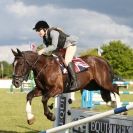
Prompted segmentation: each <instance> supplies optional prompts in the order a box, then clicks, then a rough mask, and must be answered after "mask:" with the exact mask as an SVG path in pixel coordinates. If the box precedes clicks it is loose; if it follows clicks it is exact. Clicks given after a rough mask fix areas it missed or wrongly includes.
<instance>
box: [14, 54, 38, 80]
mask: <svg viewBox="0 0 133 133" xmlns="http://www.w3.org/2000/svg"><path fill="white" fill-rule="evenodd" d="M18 58H23V59H24V64H28V73H27V74H23V75H16V74H13V75H12V77H13V79H15V80H19V81H20V82H23V81H24V80H25V81H27V80H28V77H29V74H30V70H32V69H33V68H35V65H36V63H37V62H38V60H39V56H38V57H37V59H36V60H35V62H34V63H32V64H31V63H30V62H29V61H28V60H27V59H26V57H25V54H24V53H23V56H22V57H18Z"/></svg>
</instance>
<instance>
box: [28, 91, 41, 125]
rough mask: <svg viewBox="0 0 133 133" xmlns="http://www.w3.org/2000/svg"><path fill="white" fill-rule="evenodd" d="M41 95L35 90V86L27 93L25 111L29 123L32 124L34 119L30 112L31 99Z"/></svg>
mask: <svg viewBox="0 0 133 133" xmlns="http://www.w3.org/2000/svg"><path fill="white" fill-rule="evenodd" d="M41 95H42V93H41V91H40V90H37V89H36V88H35V89H34V90H32V91H30V92H29V93H28V94H27V103H26V113H27V122H28V124H30V125H31V124H33V123H34V120H35V118H34V115H33V114H32V108H31V102H32V99H33V98H34V97H38V96H41Z"/></svg>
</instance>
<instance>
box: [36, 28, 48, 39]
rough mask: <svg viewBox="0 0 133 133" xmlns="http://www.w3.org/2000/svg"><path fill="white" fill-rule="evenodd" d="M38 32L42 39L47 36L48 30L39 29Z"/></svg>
mask: <svg viewBox="0 0 133 133" xmlns="http://www.w3.org/2000/svg"><path fill="white" fill-rule="evenodd" d="M36 32H37V33H38V35H39V36H40V37H43V36H45V35H46V30H45V29H39V30H37V31H36Z"/></svg>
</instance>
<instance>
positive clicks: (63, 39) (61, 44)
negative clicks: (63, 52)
mask: <svg viewBox="0 0 133 133" xmlns="http://www.w3.org/2000/svg"><path fill="white" fill-rule="evenodd" d="M43 42H44V44H45V48H44V49H45V50H44V51H45V52H44V53H48V52H51V51H54V50H59V49H62V48H66V47H67V44H68V43H69V45H75V44H74V43H75V42H76V40H75V39H74V38H73V37H71V36H69V35H67V34H65V33H64V32H63V31H62V30H60V29H59V28H55V27H52V28H49V29H48V30H47V32H46V36H44V37H43Z"/></svg>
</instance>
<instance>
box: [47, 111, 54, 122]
mask: <svg viewBox="0 0 133 133" xmlns="http://www.w3.org/2000/svg"><path fill="white" fill-rule="evenodd" d="M47 118H48V119H49V120H51V121H55V119H56V118H55V115H54V114H52V113H50V114H49V115H48V116H47Z"/></svg>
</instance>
